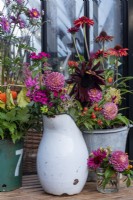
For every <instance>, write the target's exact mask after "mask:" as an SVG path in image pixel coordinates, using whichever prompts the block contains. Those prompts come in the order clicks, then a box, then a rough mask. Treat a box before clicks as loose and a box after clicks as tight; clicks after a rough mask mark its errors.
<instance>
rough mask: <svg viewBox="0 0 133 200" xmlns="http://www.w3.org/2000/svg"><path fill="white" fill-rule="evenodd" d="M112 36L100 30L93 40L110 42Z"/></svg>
mask: <svg viewBox="0 0 133 200" xmlns="http://www.w3.org/2000/svg"><path fill="white" fill-rule="evenodd" d="M113 38H114V37H113V36H110V35H107V33H106V32H105V31H102V32H101V33H100V35H99V36H98V37H96V39H95V42H105V41H106V42H110V41H112V40H113Z"/></svg>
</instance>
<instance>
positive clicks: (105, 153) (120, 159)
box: [88, 147, 133, 193]
mask: <svg viewBox="0 0 133 200" xmlns="http://www.w3.org/2000/svg"><path fill="white" fill-rule="evenodd" d="M129 163H130V161H129V159H128V155H127V154H126V153H125V152H123V151H120V150H116V151H112V150H111V149H110V147H107V148H103V147H100V148H98V149H97V150H95V151H92V152H91V153H90V155H89V158H88V167H89V169H91V170H94V171H95V172H96V174H97V190H98V191H99V192H102V193H112V192H118V191H119V178H120V174H123V175H124V179H123V180H124V181H125V182H126V186H127V187H129V186H130V185H131V180H132V175H133V171H132V170H131V169H132V168H133V166H132V165H130V164H129Z"/></svg>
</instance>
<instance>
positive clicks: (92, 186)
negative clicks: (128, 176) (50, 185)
mask: <svg viewBox="0 0 133 200" xmlns="http://www.w3.org/2000/svg"><path fill="white" fill-rule="evenodd" d="M114 199H115V200H133V185H132V186H131V187H129V188H126V187H125V185H124V184H123V183H122V181H121V187H120V191H119V192H118V193H112V194H101V193H99V192H97V190H96V183H95V182H87V183H86V185H85V187H84V189H83V191H82V192H81V193H80V194H78V195H73V196H68V195H62V196H54V195H49V194H46V193H45V192H44V191H43V189H42V187H41V185H40V183H39V180H38V178H37V175H28V176H24V177H23V186H22V187H21V188H20V189H17V190H14V191H11V192H1V193H0V200H114Z"/></svg>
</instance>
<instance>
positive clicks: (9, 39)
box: [0, 0, 40, 191]
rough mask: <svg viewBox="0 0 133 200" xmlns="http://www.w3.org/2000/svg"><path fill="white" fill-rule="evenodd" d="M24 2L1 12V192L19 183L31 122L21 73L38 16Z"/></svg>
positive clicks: (20, 0) (6, 4) (6, 3)
mask: <svg viewBox="0 0 133 200" xmlns="http://www.w3.org/2000/svg"><path fill="white" fill-rule="evenodd" d="M27 2H28V1H25V0H14V1H10V0H5V1H4V7H3V9H2V12H0V161H1V165H0V177H1V178H0V191H10V190H14V189H16V188H18V187H20V186H21V183H22V171H21V163H22V155H23V138H24V135H25V133H26V131H27V130H28V128H29V126H30V123H31V121H29V120H32V116H31V112H30V111H31V109H30V107H29V106H28V104H29V98H28V97H26V88H25V86H24V82H23V77H22V70H23V65H24V62H25V61H26V55H27V54H28V52H29V51H31V50H33V49H34V48H32V47H30V37H29V36H28V35H29V34H31V35H32V34H33V33H34V31H37V29H38V27H39V25H40V14H39V12H38V10H37V9H34V8H32V9H30V8H28V7H27Z"/></svg>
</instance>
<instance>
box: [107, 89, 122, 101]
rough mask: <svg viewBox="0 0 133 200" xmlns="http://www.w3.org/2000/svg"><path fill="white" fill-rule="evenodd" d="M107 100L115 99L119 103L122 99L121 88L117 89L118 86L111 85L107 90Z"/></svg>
mask: <svg viewBox="0 0 133 200" xmlns="http://www.w3.org/2000/svg"><path fill="white" fill-rule="evenodd" d="M105 100H106V101H107V102H111V101H113V102H114V103H116V104H119V103H120V101H121V94H120V90H119V89H116V88H112V87H110V88H109V89H108V90H107V93H106V94H105Z"/></svg>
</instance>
